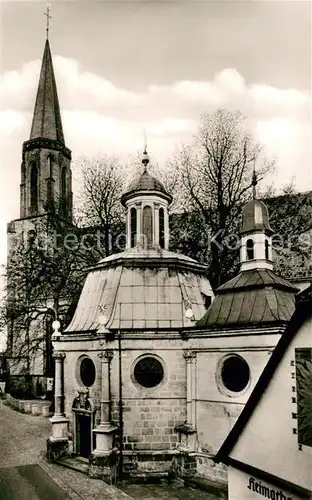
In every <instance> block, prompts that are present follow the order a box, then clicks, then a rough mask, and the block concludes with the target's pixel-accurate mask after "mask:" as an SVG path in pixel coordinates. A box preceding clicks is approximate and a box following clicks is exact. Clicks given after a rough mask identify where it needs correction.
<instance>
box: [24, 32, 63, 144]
mask: <svg viewBox="0 0 312 500" xmlns="http://www.w3.org/2000/svg"><path fill="white" fill-rule="evenodd" d="M39 137H40V138H44V139H52V140H55V141H59V142H61V143H62V144H64V134H63V128H62V120H61V112H60V105H59V100H58V95H57V88H56V82H55V76H54V70H53V64H52V56H51V50H50V45H49V41H48V40H47V41H46V44H45V47H44V53H43V58H42V65H41V72H40V78H39V85H38V90H37V97H36V104H35V109H34V116H33V122H32V126H31V132H30V139H36V138H39Z"/></svg>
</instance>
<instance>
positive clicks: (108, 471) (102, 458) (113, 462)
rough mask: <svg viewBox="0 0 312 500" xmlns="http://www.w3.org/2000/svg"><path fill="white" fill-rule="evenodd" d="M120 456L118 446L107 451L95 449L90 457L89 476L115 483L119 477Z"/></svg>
mask: <svg viewBox="0 0 312 500" xmlns="http://www.w3.org/2000/svg"><path fill="white" fill-rule="evenodd" d="M118 457H119V451H118V450H117V448H112V449H111V451H110V452H107V453H105V452H102V453H100V452H99V451H96V450H94V451H93V453H92V455H91V456H90V458H89V476H90V477H96V478H99V479H102V480H103V481H105V482H106V483H108V484H114V483H115V482H116V477H117V470H118Z"/></svg>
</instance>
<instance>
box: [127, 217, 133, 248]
mask: <svg viewBox="0 0 312 500" xmlns="http://www.w3.org/2000/svg"><path fill="white" fill-rule="evenodd" d="M131 208H132V207H129V208H128V212H127V243H126V246H127V248H131Z"/></svg>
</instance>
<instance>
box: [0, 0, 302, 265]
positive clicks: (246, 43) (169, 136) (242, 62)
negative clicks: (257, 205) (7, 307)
mask: <svg viewBox="0 0 312 500" xmlns="http://www.w3.org/2000/svg"><path fill="white" fill-rule="evenodd" d="M45 8H46V3H45V2H42V1H39V0H38V1H32V2H31V1H19V2H17V1H5V0H3V1H2V2H1V0H0V20H1V53H0V55H1V62H0V69H1V81H0V85H1V92H0V99H1V104H0V165H1V192H0V214H1V220H0V239H1V244H0V263H3V262H5V259H6V223H7V222H8V221H9V220H12V219H14V218H18V217H19V184H20V164H21V152H22V143H23V141H25V140H27V139H29V134H30V127H31V119H32V112H33V108H34V102H35V97H36V90H37V83H38V78H39V72H40V63H41V57H42V54H43V49H44V43H45V36H46V33H45V28H46V25H45V23H46V19H45V16H44V11H45ZM50 8H51V15H52V19H51V21H50V32H49V39H50V46H51V50H52V55H53V63H54V69H55V74H56V80H57V86H58V95H59V100H60V106H61V113H62V121H63V129H64V134H65V139H66V145H67V146H68V147H69V148H70V149H71V150H72V152H73V159H74V162H73V179H74V191H75V186H76V185H77V178H79V175H78V174H79V172H78V170H77V169H78V167H77V165H78V163H79V157H81V156H89V157H93V156H97V155H99V154H101V153H107V154H113V155H117V156H119V157H120V158H121V159H124V160H125V159H126V158H127V157H128V155H133V154H136V152H137V151H138V150H139V149H141V148H142V147H143V130H144V129H146V134H147V140H148V149H149V152H150V154H151V157H152V158H155V159H156V160H157V161H158V163H160V164H163V163H164V162H165V161H166V159H167V158H169V157H170V156H171V155H172V154H173V152H174V151H175V149H176V147H177V145H179V144H181V142H184V143H188V142H190V141H192V139H193V136H194V134H195V132H196V129H197V126H198V121H199V117H200V114H201V113H203V112H207V113H211V112H213V111H215V110H216V109H217V108H218V107H222V108H227V109H233V110H237V109H238V110H240V111H241V112H242V113H244V115H245V116H246V117H247V121H248V127H250V130H251V131H252V133H253V135H254V137H255V139H256V140H257V141H259V142H260V143H261V144H263V145H264V147H265V151H266V154H267V156H268V157H269V158H271V157H272V158H273V157H274V158H276V160H277V171H276V174H275V176H274V179H273V180H274V181H275V183H276V185H277V186H281V185H282V184H286V183H288V182H289V181H291V180H292V179H293V180H294V182H295V186H296V188H297V189H298V190H300V191H306V190H308V189H311V188H312V171H311V168H312V167H311V165H312V141H311V115H310V112H311V109H310V108H311V3H310V2H309V1H296V0H292V1H288V2H284V1H278V0H276V1H254V0H246V1H235V0H218V1H215V2H213V1H210V0H202V1H196V0H185V1H182V0H171V1H169V0H168V1H167V0H151V1H148V0H137V1H132V0H113V1H111V2H109V1H92V0H83V1H75V0H67V1H52V2H51V3H50Z"/></svg>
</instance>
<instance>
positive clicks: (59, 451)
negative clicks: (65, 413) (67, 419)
mask: <svg viewBox="0 0 312 500" xmlns="http://www.w3.org/2000/svg"><path fill="white" fill-rule="evenodd" d="M68 455H69V441H68V439H63V440H61V439H58V440H53V438H52V437H50V438H49V439H47V459H48V460H49V462H55V461H56V460H59V459H60V458H62V457H65V456H68Z"/></svg>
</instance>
